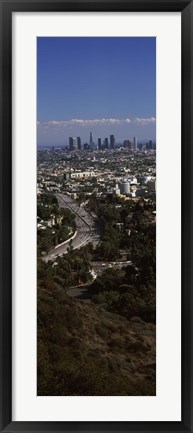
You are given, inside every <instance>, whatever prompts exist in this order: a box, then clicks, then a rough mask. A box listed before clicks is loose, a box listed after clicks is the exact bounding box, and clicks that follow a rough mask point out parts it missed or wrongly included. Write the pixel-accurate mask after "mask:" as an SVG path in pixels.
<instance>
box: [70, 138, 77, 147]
mask: <svg viewBox="0 0 193 433" xmlns="http://www.w3.org/2000/svg"><path fill="white" fill-rule="evenodd" d="M69 149H70V150H76V149H77V139H76V138H73V137H69Z"/></svg>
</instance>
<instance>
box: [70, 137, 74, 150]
mask: <svg viewBox="0 0 193 433" xmlns="http://www.w3.org/2000/svg"><path fill="white" fill-rule="evenodd" d="M69 150H73V138H72V137H69Z"/></svg>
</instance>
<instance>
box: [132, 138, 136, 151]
mask: <svg viewBox="0 0 193 433" xmlns="http://www.w3.org/2000/svg"><path fill="white" fill-rule="evenodd" d="M133 149H134V150H137V137H133Z"/></svg>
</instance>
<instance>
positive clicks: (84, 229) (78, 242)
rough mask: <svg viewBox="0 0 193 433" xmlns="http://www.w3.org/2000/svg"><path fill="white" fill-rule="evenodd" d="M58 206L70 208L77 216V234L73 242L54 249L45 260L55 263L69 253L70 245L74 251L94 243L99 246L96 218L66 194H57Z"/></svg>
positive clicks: (67, 242) (70, 241)
mask: <svg viewBox="0 0 193 433" xmlns="http://www.w3.org/2000/svg"><path fill="white" fill-rule="evenodd" d="M56 197H57V199H58V204H59V206H60V207H62V208H68V209H70V210H71V212H73V213H74V214H75V216H76V234H75V236H74V238H73V239H72V240H69V241H66V242H65V243H63V244H60V245H58V246H56V247H55V248H53V249H52V250H51V251H50V252H49V253H48V254H47V255H46V256H44V258H43V260H44V261H46V262H48V261H54V260H55V259H56V258H57V257H58V256H62V255H63V254H66V253H67V252H68V248H69V246H70V245H72V247H73V248H74V249H76V248H80V247H82V246H83V245H86V244H88V243H90V242H91V243H92V244H94V245H97V244H98V242H99V240H100V235H99V230H98V227H97V224H96V222H95V220H94V218H93V217H92V216H91V215H89V214H88V212H86V211H85V209H84V208H82V207H81V206H78V204H77V203H76V202H75V200H73V199H72V198H71V197H69V196H68V195H66V194H57V195H56Z"/></svg>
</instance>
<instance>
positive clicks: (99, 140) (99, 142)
mask: <svg viewBox="0 0 193 433" xmlns="http://www.w3.org/2000/svg"><path fill="white" fill-rule="evenodd" d="M98 149H99V150H101V149H102V141H101V138H98Z"/></svg>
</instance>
